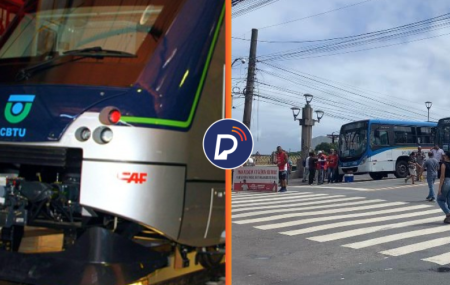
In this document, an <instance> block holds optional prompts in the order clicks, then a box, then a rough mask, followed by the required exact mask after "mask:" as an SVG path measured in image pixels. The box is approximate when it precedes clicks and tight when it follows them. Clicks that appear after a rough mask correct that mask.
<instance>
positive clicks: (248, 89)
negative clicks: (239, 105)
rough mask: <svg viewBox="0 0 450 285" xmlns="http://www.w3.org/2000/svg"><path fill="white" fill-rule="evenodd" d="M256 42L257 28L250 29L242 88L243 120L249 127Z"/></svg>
mask: <svg viewBox="0 0 450 285" xmlns="http://www.w3.org/2000/svg"><path fill="white" fill-rule="evenodd" d="M257 43H258V30H257V29H252V39H251V44H250V55H249V62H248V73H247V86H246V87H245V90H244V95H245V106H244V118H243V120H242V121H243V122H244V125H246V126H247V127H248V128H249V129H250V123H251V120H252V104H253V90H254V86H255V70H256V44H257Z"/></svg>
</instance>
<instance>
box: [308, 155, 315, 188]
mask: <svg viewBox="0 0 450 285" xmlns="http://www.w3.org/2000/svg"><path fill="white" fill-rule="evenodd" d="M316 167H317V157H316V156H315V154H314V151H311V152H310V153H309V181H308V182H309V183H308V184H309V185H312V184H313V182H314V176H316Z"/></svg>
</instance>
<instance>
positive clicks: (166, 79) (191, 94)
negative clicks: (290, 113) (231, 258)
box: [0, 0, 225, 284]
mask: <svg viewBox="0 0 450 285" xmlns="http://www.w3.org/2000/svg"><path fill="white" fill-rule="evenodd" d="M223 17H224V1H209V0H195V1H194V0H174V1H163V0H141V1H131V0H130V1H119V0H108V1H105V0H92V1H82V0H74V1H69V0H67V1H56V0H40V1H39V0H34V1H27V2H26V4H25V5H24V7H23V8H22V10H21V11H20V12H19V13H18V14H17V15H16V17H15V19H14V20H13V21H12V23H11V24H10V26H9V27H8V30H7V31H6V33H5V34H4V35H3V36H2V37H1V38H0V110H4V112H3V113H0V182H1V184H2V185H3V186H4V187H0V196H1V198H0V200H1V201H0V202H1V205H0V226H1V227H2V236H1V241H2V243H1V247H2V249H3V251H1V252H0V267H1V268H2V269H0V279H8V280H12V281H16V282H24V283H32V284H58V283H59V284H102V283H101V281H99V280H100V279H101V278H106V279H104V280H108V278H113V279H114V280H115V281H114V283H111V282H109V284H125V283H120V282H119V281H117V280H119V279H121V280H122V281H121V282H129V281H131V280H135V279H137V278H138V277H140V276H142V275H143V274H148V273H149V272H152V271H153V270H155V269H157V268H161V267H164V266H166V265H167V252H164V251H162V252H161V251H154V250H152V249H151V248H150V249H149V245H146V246H142V245H139V244H137V243H136V242H134V241H133V238H134V237H136V236H141V237H143V240H145V237H146V236H145V235H147V238H148V239H152V240H154V239H155V237H156V240H158V241H164V240H165V241H167V244H169V245H170V246H171V248H172V250H179V252H180V254H181V256H182V257H183V258H185V253H186V252H188V251H191V250H193V249H194V250H197V249H199V248H202V249H203V251H204V252H207V253H208V254H213V253H212V252H213V251H214V250H211V249H212V248H213V249H217V245H218V244H221V243H222V242H223V239H222V236H223V232H224V228H225V223H224V215H225V213H224V204H225V202H224V200H225V197H224V195H225V187H224V178H225V175H224V171H223V170H220V169H217V168H215V167H213V166H212V165H211V164H210V163H209V162H208V160H207V159H206V157H205V155H204V153H203V149H202V139H203V135H204V132H205V131H206V129H207V128H208V126H209V125H210V124H211V123H213V122H214V121H216V120H218V119H220V118H221V117H222V112H223V110H222V98H223V69H224V36H223V35H224V31H223V25H222V21H223ZM25 226H37V227H46V228H54V229H57V230H61V231H62V232H63V233H64V243H63V245H64V249H65V251H62V252H61V253H59V254H60V255H58V256H56V255H51V254H50V255H46V254H40V255H37V256H38V257H36V255H22V254H19V253H16V252H14V251H17V250H18V249H19V246H20V240H21V238H22V236H23V232H24V227H25ZM119 249H120V251H121V252H120V254H115V253H112V252H115V251H117V250H119ZM183 253H184V254H183ZM93 256H95V258H93ZM33 258H34V259H33ZM36 258H38V259H36ZM39 258H40V259H39ZM62 259H65V260H66V261H64V262H66V263H64V262H63V261H61V260H62ZM149 259H151V261H149ZM199 259H200V261H201V259H202V258H199ZM43 260H44V261H45V262H44V261H43ZM184 260H185V259H184ZM207 260H212V259H207ZM74 262H75V263H74ZM203 263H205V262H203ZM203 263H202V264H203ZM206 263H207V262H206ZM81 264H82V265H81ZM108 264H119V265H120V266H121V267H120V269H121V270H119V271H120V272H121V273H120V274H119V273H118V272H119V271H118V270H116V269H117V268H114V269H111V270H110V272H109V273H110V275H108V274H106V273H105V272H106V271H108V270H106V271H105V267H106V268H108V266H107V265H108ZM100 265H101V266H103V268H102V269H101V270H100V269H98V266H100ZM112 267H114V266H112ZM55 269H56V271H55ZM11 270H12V272H14V273H8V272H10V271H11ZM58 270H60V271H59V273H58V274H56V275H57V276H56V277H52V278H53V279H52V278H50V279H49V277H48V276H47V277H43V276H45V275H46V272H47V273H49V272H53V275H55V272H58ZM77 270H78V271H77ZM87 270H94V271H95V272H97V275H96V276H97V277H95V278H97V279H98V280H97V279H95V278H93V277H92V278H93V279H92V278H91V279H90V282H91V283H89V282H87V283H86V282H85V281H83V282H85V283H83V282H82V281H80V280H81V279H80V278H82V277H80V276H84V277H83V278H86V274H84V273H85V272H86V271H87ZM66 271H72V272H71V273H70V274H69V273H67V272H66ZM73 271H75V272H76V273H77V274H78V275H76V274H75V273H74V272H73ZM31 272H38V273H39V274H38V273H35V274H32V273H31ZM71 274H73V276H72V275H71ZM102 274H103V275H102ZM119 275H120V276H119ZM74 276H77V277H74ZM99 276H100V277H99ZM111 276H113V277H111ZM119 277H120V278H119ZM74 279H77V280H76V281H75V280H74ZM94 279H95V280H94ZM113 279H111V280H113ZM84 280H85V279H84ZM104 280H103V282H105V281H104ZM60 282H64V283H60ZM96 282H97V283H96ZM104 284H106V283H104Z"/></svg>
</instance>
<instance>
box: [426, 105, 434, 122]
mask: <svg viewBox="0 0 450 285" xmlns="http://www.w3.org/2000/svg"><path fill="white" fill-rule="evenodd" d="M425 106H426V107H427V109H428V122H429V121H430V108H431V106H433V103H431V102H430V101H427V102H425Z"/></svg>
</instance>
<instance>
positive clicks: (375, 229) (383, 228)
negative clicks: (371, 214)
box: [308, 209, 442, 242]
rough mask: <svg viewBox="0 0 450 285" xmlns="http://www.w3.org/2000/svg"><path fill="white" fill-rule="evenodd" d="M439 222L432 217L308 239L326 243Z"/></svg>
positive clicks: (437, 218) (437, 211) (438, 219)
mask: <svg viewBox="0 0 450 285" xmlns="http://www.w3.org/2000/svg"><path fill="white" fill-rule="evenodd" d="M435 211H436V212H435V213H439V212H440V211H441V210H438V209H436V210H435ZM441 220H442V217H433V218H427V219H421V220H415V221H410V222H403V223H394V224H388V225H382V226H374V227H368V228H361V229H356V230H349V231H344V232H338V233H333V234H327V235H322V236H316V237H310V238H308V239H309V240H315V241H318V242H326V241H332V240H338V239H344V238H349V237H355V236H360V235H366V234H369V233H374V232H379V231H386V230H391V229H398V228H404V227H407V226H413V225H420V224H426V223H433V222H437V221H441Z"/></svg>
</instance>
